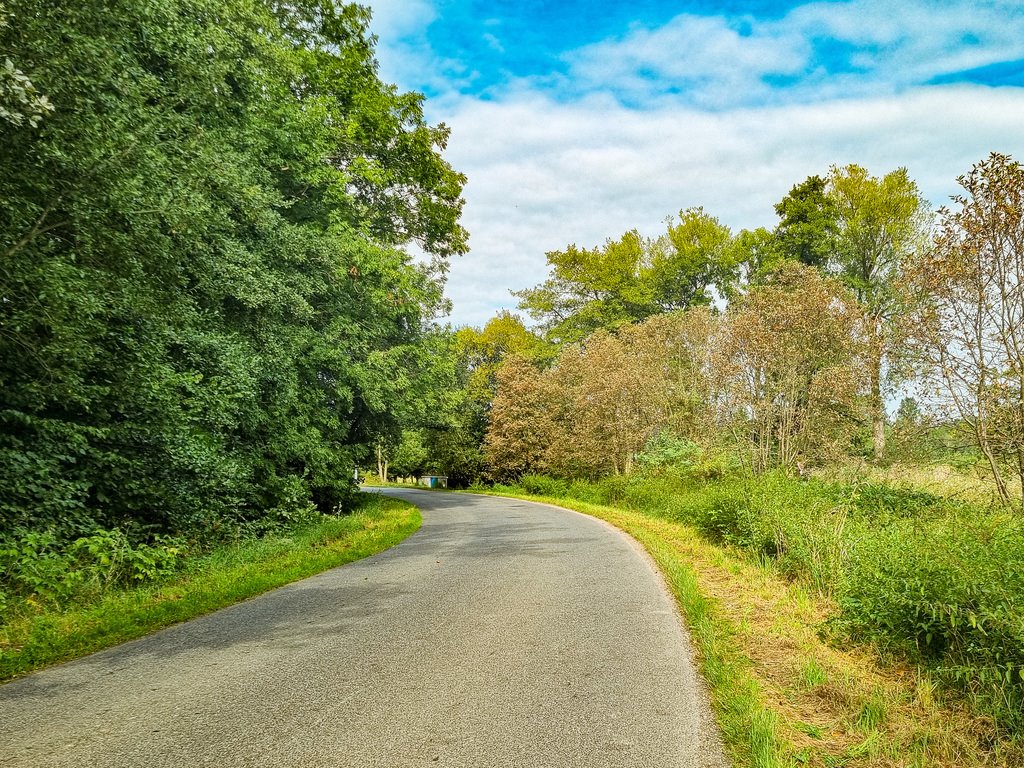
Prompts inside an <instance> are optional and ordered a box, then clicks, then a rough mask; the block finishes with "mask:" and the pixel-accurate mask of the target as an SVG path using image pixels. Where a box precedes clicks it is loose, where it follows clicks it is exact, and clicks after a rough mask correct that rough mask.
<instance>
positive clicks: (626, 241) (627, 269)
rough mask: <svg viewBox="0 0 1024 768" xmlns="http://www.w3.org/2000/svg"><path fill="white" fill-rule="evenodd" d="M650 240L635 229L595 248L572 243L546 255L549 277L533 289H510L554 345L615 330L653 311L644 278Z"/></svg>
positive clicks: (651, 300) (520, 305)
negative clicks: (581, 246)
mask: <svg viewBox="0 0 1024 768" xmlns="http://www.w3.org/2000/svg"><path fill="white" fill-rule="evenodd" d="M647 250H648V244H647V243H646V242H645V241H644V239H643V238H642V237H641V236H640V234H639V233H638V232H637V231H636V230H633V231H630V232H627V233H626V234H624V235H623V236H622V237H621V238H619V239H618V240H608V241H607V242H606V243H605V244H604V245H603V246H600V247H597V248H591V249H586V248H578V247H576V246H575V245H570V246H569V247H568V248H566V249H565V250H564V251H551V252H549V253H548V254H547V261H548V267H549V269H550V272H551V276H550V277H549V278H548V279H547V280H545V281H544V282H543V283H542V284H541V285H539V286H537V287H535V288H527V289H525V290H521V291H513V292H512V295H513V296H517V297H519V300H520V301H519V307H520V308H521V309H523V310H525V311H526V312H527V314H529V315H530V317H532V318H533V319H534V320H536V321H537V322H538V323H539V324H540V327H541V328H542V329H543V330H544V331H545V333H546V334H547V338H548V339H549V340H551V341H553V342H555V343H558V344H566V343H573V342H577V341H582V340H583V339H584V338H586V337H587V336H588V335H590V334H591V333H593V332H594V331H595V330H597V329H598V328H604V329H614V328H617V327H619V326H620V325H623V324H624V323H630V322H635V321H637V320H642V319H643V318H645V317H647V316H648V315H650V314H651V313H652V312H653V311H655V305H654V303H653V297H652V295H651V293H650V286H649V283H648V282H647V281H645V280H644V273H645V270H646V260H647V258H648V254H647Z"/></svg>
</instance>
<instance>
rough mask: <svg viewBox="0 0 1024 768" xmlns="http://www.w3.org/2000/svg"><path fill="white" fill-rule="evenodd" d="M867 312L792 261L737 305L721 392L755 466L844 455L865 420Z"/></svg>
mask: <svg viewBox="0 0 1024 768" xmlns="http://www.w3.org/2000/svg"><path fill="white" fill-rule="evenodd" d="M861 319H862V316H861V313H860V310H859V308H858V307H857V304H856V302H855V301H854V299H853V297H852V295H851V294H850V293H849V292H848V291H847V290H846V289H845V288H844V287H843V286H842V285H841V284H839V283H838V282H837V281H836V280H835V279H834V278H827V277H825V276H823V275H822V274H821V273H820V272H818V271H817V270H814V269H811V268H809V267H805V266H803V265H800V264H797V263H795V262H787V263H786V264H784V265H783V266H782V267H781V268H780V269H779V270H778V271H777V272H776V273H775V275H774V276H773V278H772V279H771V280H770V281H769V282H767V283H765V284H763V285H759V286H756V287H755V288H753V289H752V290H751V291H750V292H749V293H748V294H747V295H746V296H744V297H743V298H742V299H741V300H740V301H739V302H738V304H736V305H735V306H732V307H730V308H729V312H728V314H727V316H726V318H725V322H724V326H723V329H722V330H723V333H722V335H721V337H720V338H718V339H717V340H716V342H715V344H716V353H715V357H716V363H715V371H714V374H713V376H714V381H713V384H712V386H713V389H714V390H716V391H717V392H719V393H720V396H719V398H718V400H719V405H720V407H721V408H722V409H723V413H722V419H723V422H724V423H726V424H729V425H730V426H731V427H732V429H733V430H734V432H735V435H736V444H737V445H738V446H740V447H741V448H743V449H745V450H749V452H750V453H749V455H750V456H751V457H752V462H751V464H752V467H753V469H754V470H755V471H757V472H763V471H765V470H767V469H771V468H772V467H777V466H782V467H788V468H796V467H798V466H799V464H800V463H801V462H808V463H810V462H821V461H823V460H826V459H829V458H833V457H835V456H836V455H837V454H839V455H841V454H842V452H843V450H844V449H845V448H846V447H847V445H848V443H849V433H850V427H851V426H852V425H853V424H856V423H857V421H858V420H859V418H860V413H859V412H858V408H857V397H858V393H859V391H860V387H859V381H858V376H857V370H858V368H859V367H860V366H859V362H860V356H859V351H860V349H859V348H860V345H859V341H860V336H861V333H860V331H861Z"/></svg>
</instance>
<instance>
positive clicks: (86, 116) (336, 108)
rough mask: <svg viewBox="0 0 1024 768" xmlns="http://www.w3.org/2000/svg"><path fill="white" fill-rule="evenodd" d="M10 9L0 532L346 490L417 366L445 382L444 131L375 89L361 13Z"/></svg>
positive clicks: (394, 415)
mask: <svg viewBox="0 0 1024 768" xmlns="http://www.w3.org/2000/svg"><path fill="white" fill-rule="evenodd" d="M5 6H6V14H7V17H8V21H9V23H7V24H6V25H5V26H3V27H2V28H0V43H2V47H3V50H4V51H5V52H7V54H6V55H8V56H9V57H10V60H11V61H12V62H16V70H15V74H14V75H11V77H7V76H5V78H6V79H4V80H3V83H4V85H3V91H2V93H0V99H2V104H3V108H4V109H5V112H4V115H5V116H6V121H7V122H6V125H5V126H4V141H3V142H2V143H0V157H2V161H3V166H4V169H5V173H4V175H3V178H2V179H0V199H2V200H3V206H4V213H5V215H4V216H3V217H2V219H0V250H2V252H3V266H2V268H0V295H2V297H3V300H2V302H0V392H2V394H0V478H2V479H0V495H2V497H3V500H2V502H0V505H2V511H3V520H4V525H5V526H20V525H25V526H37V527H38V526H43V525H55V526H58V527H59V528H60V529H61V530H67V531H68V532H70V533H73V532H74V531H75V530H81V529H88V528H90V527H91V526H93V525H98V524H102V525H115V524H130V525H137V526H143V527H145V526H150V527H151V528H152V529H155V530H186V529H187V530H193V529H194V530H212V529H216V528H217V527H218V526H220V527H223V526H225V525H234V524H237V523H239V522H241V521H245V520H251V519H260V518H262V517H264V516H266V515H268V514H273V511H274V510H280V511H282V513H286V512H287V510H289V509H298V508H302V507H304V506H305V505H308V504H310V503H313V504H315V505H316V506H317V507H319V508H320V509H322V510H325V511H328V510H332V509H335V508H336V507H337V505H338V504H342V503H344V502H345V500H346V499H347V497H348V494H349V489H350V485H351V477H352V470H353V466H354V464H355V463H356V462H357V461H359V460H361V459H362V458H364V457H365V456H366V455H367V454H368V452H369V451H370V449H371V447H372V445H373V442H374V440H375V439H376V437H377V435H379V434H380V433H382V432H390V433H399V432H400V431H401V421H402V419H403V418H405V414H407V413H409V412H410V411H411V410H414V409H415V408H416V407H419V406H417V405H416V403H415V401H416V398H417V397H418V395H420V394H422V390H423V387H417V386H416V382H422V381H426V380H429V379H430V377H432V376H433V377H434V379H438V377H440V379H444V376H445V375H446V374H445V373H444V371H443V370H440V369H438V363H437V360H438V358H437V357H436V356H435V355H433V354H432V353H431V350H430V344H429V338H430V336H431V334H432V333H433V331H432V330H431V325H432V322H433V319H434V318H435V317H436V315H437V313H438V312H439V311H440V310H441V309H442V308H443V306H444V300H443V297H442V293H441V285H440V283H439V281H438V279H437V275H438V274H439V273H440V272H443V269H444V266H445V263H446V262H445V260H446V259H447V257H449V256H451V255H453V254H458V253H462V252H464V251H465V250H466V233H465V232H464V230H463V229H462V228H461V226H460V225H459V224H458V217H459V213H460V211H461V206H462V200H461V197H460V195H461V187H462V184H463V181H464V178H463V177H462V176H461V175H460V174H458V173H457V172H455V171H454V170H453V169H451V168H450V167H449V166H448V164H447V162H446V161H445V160H444V159H443V157H442V156H441V151H442V150H443V148H444V144H445V141H446V138H447V135H448V134H447V129H446V128H445V127H444V126H436V127H435V126H430V125H427V124H426V123H425V122H424V120H423V112H422V97H420V96H419V95H416V94H402V93H399V92H397V91H396V90H395V89H394V88H393V87H392V86H389V85H386V84H384V83H382V82H381V81H380V80H379V78H378V76H377V64H376V61H375V59H374V54H373V45H374V41H373V38H372V37H371V36H370V35H369V33H368V27H367V24H368V21H369V14H368V11H366V10H365V9H363V8H360V7H358V6H354V5H337V4H335V3H333V2H326V1H321V0H300V1H299V2H289V3H276V2H268V3H265V2H261V1H260V0H217V2H213V1H212V0H153V1H152V2H146V3H137V2H132V1H130V0H114V2H99V1H98V0H76V2H55V3H47V4H42V5H40V4H39V3H35V2H28V1H27V0H8V2H6V3H5ZM12 66H14V65H12ZM9 74H10V73H9ZM12 78H13V79H12ZM12 82H17V83H20V84H21V85H22V86H24V93H25V94H28V95H27V96H25V99H28V100H27V101H26V100H25V99H22V100H21V101H20V102H18V103H20V104H21V107H20V109H21V113H20V114H22V115H27V117H24V119H20V120H18V119H12V118H11V117H10V115H11V114H12V109H19V107H18V104H15V105H14V107H13V108H12V107H11V98H10V94H11V93H12V91H11V89H10V88H9V87H8V86H9V85H10V84H11V83H12ZM27 83H31V86H32V90H30V89H29V88H28V85H27ZM34 89H38V91H36V90H34ZM36 93H38V94H45V96H46V102H45V104H46V109H43V107H42V104H43V102H42V101H41V98H42V97H41V96H40V97H38V99H36V101H34V102H33V101H32V99H34V98H36V97H35V96H34V95H33V94H36ZM19 98H21V97H20V96H19ZM33 104H35V106H34V107H33ZM406 245H416V246H418V247H419V248H420V249H422V250H423V251H425V252H426V253H427V254H429V255H430V256H431V257H433V259H434V263H433V264H432V265H427V266H420V265H418V264H417V263H415V262H414V261H413V260H412V259H411V258H410V256H409V255H408V253H407V252H406V251H405V249H404V246H406ZM449 385H450V379H449ZM446 386H448V385H446Z"/></svg>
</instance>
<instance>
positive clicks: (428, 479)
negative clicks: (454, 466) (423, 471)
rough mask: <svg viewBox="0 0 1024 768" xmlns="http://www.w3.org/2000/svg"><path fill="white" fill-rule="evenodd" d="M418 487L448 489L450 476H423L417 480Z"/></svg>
mask: <svg viewBox="0 0 1024 768" xmlns="http://www.w3.org/2000/svg"><path fill="white" fill-rule="evenodd" d="M416 484H417V485H425V486H427V488H447V487H448V475H423V476H422V477H420V478H419V479H418V480H416Z"/></svg>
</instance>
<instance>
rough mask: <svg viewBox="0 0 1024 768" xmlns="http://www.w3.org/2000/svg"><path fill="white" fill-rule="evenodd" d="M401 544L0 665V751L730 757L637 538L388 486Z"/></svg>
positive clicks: (396, 757)
mask: <svg viewBox="0 0 1024 768" xmlns="http://www.w3.org/2000/svg"><path fill="white" fill-rule="evenodd" d="M388 492H389V493H392V494H394V495H396V496H400V497H402V498H405V499H408V500H410V501H412V502H414V503H415V504H417V505H418V506H419V507H420V508H421V509H422V510H423V527H422V529H421V530H420V531H418V532H417V533H416V534H414V535H413V536H412V537H410V538H409V539H407V540H406V541H405V542H404V543H402V544H400V545H399V546H397V547H395V548H393V549H391V550H388V551H387V552H384V553H381V554H379V555H377V556H375V557H372V558H368V559H366V560H363V561H360V562H357V563H353V564H351V565H347V566H345V567H343V568H337V569H335V570H333V571H328V572H326V573H323V574H320V575H319V576H315V577H313V578H310V579H306V580H305V581H301V582H298V583H295V584H292V585H290V586H288V587H284V588H282V589H278V590H275V591H274V592H271V593H268V594H266V595H264V596H262V597H259V598H256V599H253V600H250V601H248V602H245V603H241V604H239V605H236V606H233V607H231V608H227V609H224V610H222V611H218V612H217V613H214V614H211V615H209V616H206V617H203V618H200V619H197V620H195V621H190V622H187V623H185V624H180V625H178V626H175V627H171V628H169V629H166V630H163V631H161V632H158V633H156V634H154V635H150V636H149V637H146V638H143V639H141V640H137V641H134V642H131V643H126V644H125V645H122V646H119V647H117V648H114V649H111V650H109V651H104V652H102V653H97V654H94V655H92V656H89V657H87V658H84V659H81V660H79V661H76V662H72V663H70V664H65V665H62V666H60V667H55V668H52V669H49V670H46V671H43V672H40V673H37V674H35V675H31V676H29V677H26V678H24V679H22V680H17V681H15V682H12V683H8V684H7V685H4V686H0V765H4V766H32V768H43V766H76V768H77V767H79V766H92V767H95V768H100V767H103V766H111V767H114V766H117V768H122V767H126V766H140V767H141V766H145V767H146V768H157V767H158V766H207V765H208V766H226V767H228V766H260V767H261V768H264V767H266V768H271V767H274V766H296V767H298V766H302V768H311V767H314V766H353V767H354V768H356V767H358V768H363V767H364V766H365V767H366V768H370V767H371V766H380V767H381V768H398V767H400V766H460V767H464V768H492V767H493V768H498V767H502V768H504V767H506V766H507V767H509V768H533V767H536V768H540V767H541V766H550V768H566V767H568V766H578V767H579V768H604V767H608V768H611V767H612V766H615V767H621V768H625V767H627V766H651V767H652V768H671V767H672V766H680V767H686V768H691V767H692V768H708V767H710V766H724V765H726V762H725V761H724V760H723V759H722V757H721V751H720V749H719V747H718V740H717V737H716V736H715V734H714V729H713V727H712V726H711V725H710V722H711V720H710V716H709V715H708V714H707V709H706V707H705V705H704V703H703V700H702V697H701V695H700V691H699V687H698V684H697V682H696V678H695V673H694V669H693V664H692V660H691V652H690V650H689V643H688V641H687V638H686V635H685V633H684V631H683V629H682V627H681V625H680V623H679V620H678V617H677V614H676V612H675V609H674V606H673V604H672V601H671V598H670V597H669V596H668V595H667V593H666V592H665V590H664V588H663V586H662V582H661V581H660V579H659V577H658V576H657V575H656V574H655V572H654V570H653V567H652V566H651V565H650V564H649V562H648V560H647V559H646V557H645V556H644V555H643V554H642V553H641V552H640V551H639V548H638V546H637V545H636V544H635V543H634V542H632V540H631V539H628V538H627V537H626V536H624V535H623V534H621V533H619V532H618V531H616V530H614V529H613V528H611V527H610V526H607V525H605V524H604V523H601V522H599V521H597V520H594V519H592V518H589V517H585V516H583V515H578V514H576V513H573V512H568V511H566V510H562V509H558V508H556V507H550V506H546V505H541V504H532V503H529V502H524V501H517V500H511V499H497V498H488V497H482V496H468V495H457V494H445V493H431V492H425V491H412V490H392V491H388Z"/></svg>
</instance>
